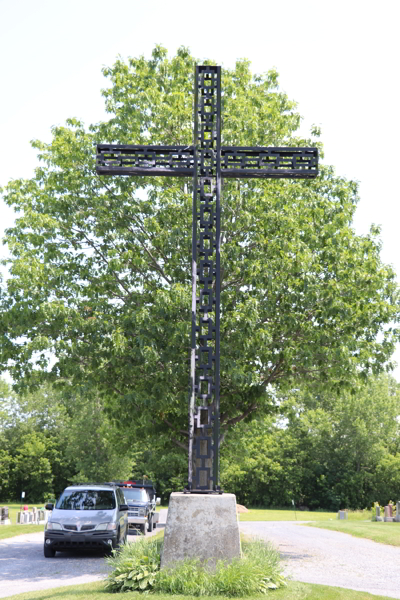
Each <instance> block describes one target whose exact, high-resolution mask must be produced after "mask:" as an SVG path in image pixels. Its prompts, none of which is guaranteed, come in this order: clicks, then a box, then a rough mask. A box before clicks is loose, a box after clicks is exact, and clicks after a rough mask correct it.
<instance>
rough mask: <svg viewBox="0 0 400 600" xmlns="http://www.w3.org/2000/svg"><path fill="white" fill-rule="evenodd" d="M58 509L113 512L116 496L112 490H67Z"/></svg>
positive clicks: (59, 501)
mask: <svg viewBox="0 0 400 600" xmlns="http://www.w3.org/2000/svg"><path fill="white" fill-rule="evenodd" d="M56 508H59V509H61V510H113V509H114V508H115V495H114V492H112V491H111V490H65V491H64V492H63V493H62V494H61V496H60V498H59V500H58V502H57V504H56Z"/></svg>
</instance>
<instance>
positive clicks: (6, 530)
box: [0, 502, 44, 540]
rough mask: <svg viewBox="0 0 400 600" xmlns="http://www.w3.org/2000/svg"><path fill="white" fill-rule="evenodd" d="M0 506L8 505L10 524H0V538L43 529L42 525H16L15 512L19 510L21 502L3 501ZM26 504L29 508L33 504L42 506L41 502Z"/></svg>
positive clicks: (37, 506)
mask: <svg viewBox="0 0 400 600" xmlns="http://www.w3.org/2000/svg"><path fill="white" fill-rule="evenodd" d="M1 506H8V515H9V517H10V519H11V523H12V525H1V526H0V540H3V539H5V538H10V537H15V536H16V535H21V534H23V533H35V532H37V531H44V525H17V512H19V510H20V508H21V504H15V503H13V504H10V503H6V502H4V503H3V504H2V505H1ZM23 506H25V505H23ZM27 506H29V508H30V509H31V508H32V507H33V506H36V508H42V504H27Z"/></svg>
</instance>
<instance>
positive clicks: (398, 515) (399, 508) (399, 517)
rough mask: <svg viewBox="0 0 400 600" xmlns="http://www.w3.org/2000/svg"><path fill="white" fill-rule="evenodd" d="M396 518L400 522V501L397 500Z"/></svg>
mask: <svg viewBox="0 0 400 600" xmlns="http://www.w3.org/2000/svg"><path fill="white" fill-rule="evenodd" d="M394 520H395V521H396V522H397V523H400V502H396V516H395V518H394Z"/></svg>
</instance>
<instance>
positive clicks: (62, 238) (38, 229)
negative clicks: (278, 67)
mask: <svg viewBox="0 0 400 600" xmlns="http://www.w3.org/2000/svg"><path fill="white" fill-rule="evenodd" d="M195 62H196V61H195V58H194V57H192V56H191V55H190V53H189V51H188V50H187V49H185V48H181V49H179V50H178V52H177V54H176V56H173V57H172V58H171V59H169V58H167V53H166V51H165V49H163V48H161V47H157V48H156V49H155V50H154V52H153V55H152V57H151V59H150V60H146V59H145V58H144V57H139V58H132V59H129V60H128V61H127V62H124V61H123V60H121V59H119V60H117V61H116V63H115V64H114V65H113V66H112V67H109V68H105V69H104V74H105V76H106V77H107V78H108V81H109V82H110V87H109V88H107V89H105V90H104V92H103V95H104V98H105V102H106V108H107V111H108V113H109V115H110V118H109V120H108V121H107V122H104V123H100V124H98V125H92V126H90V127H89V129H88V130H87V129H85V128H84V126H83V124H82V123H81V122H80V121H79V120H77V119H69V120H68V121H67V122H66V125H65V126H63V127H55V128H54V129H53V132H52V133H53V137H52V141H51V142H50V143H48V144H46V143H42V142H39V141H36V142H34V147H35V148H36V149H37V151H38V154H39V160H40V166H39V167H38V168H37V170H36V174H35V177H34V178H32V179H30V180H14V181H12V182H10V183H9V185H8V186H7V187H6V188H5V190H4V199H5V201H6V202H7V203H8V204H9V205H10V206H12V207H13V208H14V209H15V210H16V211H17V212H18V214H19V217H18V219H17V221H16V225H15V227H13V228H11V229H9V230H8V232H7V234H6V238H5V241H6V243H7V245H8V249H9V254H10V257H11V258H10V261H9V268H10V274H11V276H10V278H9V279H8V280H7V282H5V284H4V285H3V287H2V289H1V292H0V315H1V319H0V323H1V325H0V333H1V335H0V367H1V366H3V368H6V367H7V368H9V369H11V372H12V376H13V378H14V380H15V382H17V384H18V385H19V386H20V387H23V386H26V385H29V386H33V387H34V386H35V385H38V383H39V382H40V381H42V380H43V379H46V378H47V379H49V378H50V379H52V380H57V381H60V380H61V381H65V382H68V384H69V382H73V384H74V386H76V385H79V386H81V385H85V386H88V387H89V388H90V387H91V388H93V389H96V390H97V391H98V392H99V393H101V395H102V397H103V398H105V402H106V403H107V408H108V411H109V414H110V415H111V416H112V418H113V419H115V420H116V421H118V423H119V424H120V427H121V428H124V427H125V428H126V431H127V432H129V435H130V436H131V438H132V437H134V436H136V438H137V439H143V438H144V437H145V436H147V435H149V434H152V435H154V436H155V437H157V436H160V435H165V434H166V435H168V437H169V439H170V440H171V444H172V443H174V444H175V445H176V446H178V447H180V448H182V449H185V447H186V445H187V436H186V434H185V432H186V429H187V381H188V356H189V339H190V335H189V333H190V332H189V329H190V305H191V268H190V265H191V262H190V248H191V242H190V231H191V218H192V210H191V197H192V193H191V192H192V190H191V185H192V182H191V181H186V180H184V179H181V178H152V179H148V178H144V177H141V178H113V177H105V178H99V177H98V176H97V175H96V173H95V157H94V145H95V143H97V142H119V143H134V144H146V143H152V144H183V145H186V144H191V143H192V86H193V66H194V63H195ZM223 86H224V95H223V119H224V126H223V143H224V144H228V145H231V144H239V145H244V146H249V145H261V146H267V145H278V146H279V145H294V146H299V145H310V144H311V145H319V144H320V143H319V142H316V141H315V139H313V138H312V139H301V138H299V137H298V136H297V135H296V130H297V128H298V126H299V123H300V115H299V114H298V113H297V111H296V105H295V103H294V102H293V101H291V100H290V99H289V98H288V96H287V95H286V94H285V93H283V92H282V91H280V90H279V87H278V75H277V73H276V71H269V72H267V73H265V74H263V75H253V74H252V73H251V71H250V66H249V63H248V61H246V60H240V61H238V62H237V63H236V66H235V67H234V68H233V69H225V70H224V75H223ZM313 135H315V136H317V137H318V135H319V131H318V130H317V129H316V128H314V129H313ZM320 147H321V146H320ZM321 148H322V147H321ZM357 200H358V195H357V185H356V184H355V183H354V182H352V181H348V180H346V179H344V178H341V177H337V176H336V175H335V173H334V170H333V169H332V168H331V167H328V166H326V165H322V166H321V173H320V176H319V177H318V179H316V180H315V181H289V180H282V181H261V180H248V181H245V182H243V181H234V180H226V181H225V182H224V204H223V226H222V255H221V264H222V271H221V282H222V289H221V299H222V306H223V312H222V321H221V327H222V331H221V410H222V431H223V432H225V431H228V430H229V428H230V427H231V426H232V425H234V424H236V423H237V422H239V421H241V420H248V419H249V418H250V417H251V416H252V415H253V414H256V413H257V414H260V415H263V414H266V415H268V414H271V413H272V412H273V411H274V410H275V409H276V406H275V401H274V400H275V397H274V394H273V393H272V388H271V386H272V385H273V386H274V387H275V388H277V389H278V388H286V389H288V388H292V387H293V386H294V385H298V382H301V381H304V380H305V379H306V380H318V381H323V382H324V383H325V385H326V386H328V385H329V386H330V387H335V388H342V387H346V386H347V387H351V386H354V382H355V381H356V380H357V378H358V376H359V375H363V376H366V375H367V374H368V373H371V372H373V373H377V372H379V371H380V370H382V369H383V368H384V366H385V365H387V361H388V360H389V359H390V355H391V353H392V351H393V349H394V344H395V343H396V341H397V340H398V338H399V332H398V330H397V328H396V325H395V324H396V321H397V319H398V317H399V301H398V300H399V293H398V288H397V285H396V282H395V274H394V273H393V271H392V269H391V268H390V267H389V266H387V265H384V264H383V263H382V262H381V259H380V242H379V230H378V229H377V228H376V227H374V228H372V229H371V232H370V234H369V235H367V236H357V235H355V233H354V231H353V229H352V227H351V225H352V219H353V215H354V211H355V208H356V203H357ZM393 323H394V324H393ZM51 355H55V356H56V358H57V361H56V362H55V363H54V365H53V366H52V367H51V368H50V363H49V361H50V360H51ZM49 369H50V373H48V370H49ZM169 449H170V448H169Z"/></svg>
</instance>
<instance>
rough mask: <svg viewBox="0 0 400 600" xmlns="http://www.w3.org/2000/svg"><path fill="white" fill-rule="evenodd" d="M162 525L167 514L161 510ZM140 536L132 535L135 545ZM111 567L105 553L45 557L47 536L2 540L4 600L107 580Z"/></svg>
mask: <svg viewBox="0 0 400 600" xmlns="http://www.w3.org/2000/svg"><path fill="white" fill-rule="evenodd" d="M161 513H165V514H160V525H157V529H155V530H154V531H153V533H148V534H147V535H148V536H151V535H155V534H156V533H157V531H158V530H159V529H161V527H163V526H164V525H163V524H162V523H165V520H166V513H167V511H166V510H164V511H161ZM137 539H138V536H134V535H129V536H128V540H129V541H130V542H134V541H136V540H137ZM108 570H109V569H108V566H107V564H106V562H105V560H104V556H102V555H101V554H94V553H93V554H92V553H84V552H81V553H75V552H57V554H56V556H55V558H54V559H53V558H45V557H44V556H43V533H41V532H39V533H27V534H24V535H18V536H17V537H13V538H9V539H3V540H0V598H5V597H7V596H11V595H14V594H21V593H22V592H33V591H35V590H47V589H49V588H54V587H60V586H63V585H77V584H82V583H89V582H90V581H98V580H99V579H104V578H105V577H106V575H107V573H108Z"/></svg>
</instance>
